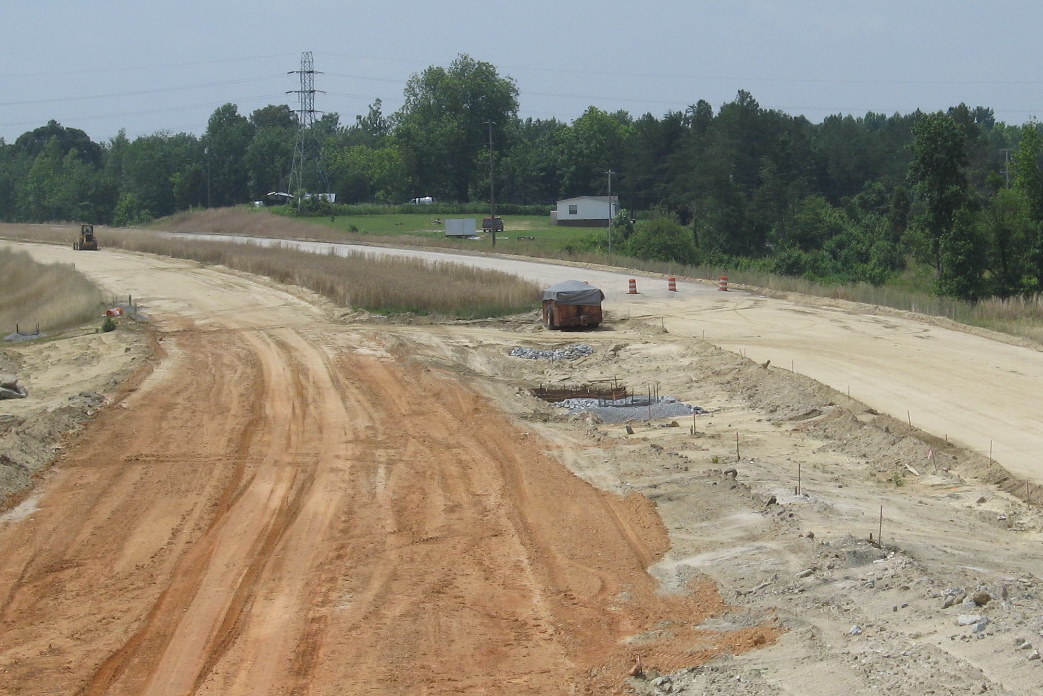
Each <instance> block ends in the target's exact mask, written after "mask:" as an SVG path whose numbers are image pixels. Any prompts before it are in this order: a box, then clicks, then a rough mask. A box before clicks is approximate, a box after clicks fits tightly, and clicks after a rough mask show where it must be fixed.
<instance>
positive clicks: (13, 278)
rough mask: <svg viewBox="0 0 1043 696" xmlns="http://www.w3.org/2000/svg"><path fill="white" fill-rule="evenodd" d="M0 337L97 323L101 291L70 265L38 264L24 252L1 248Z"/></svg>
mask: <svg viewBox="0 0 1043 696" xmlns="http://www.w3.org/2000/svg"><path fill="white" fill-rule="evenodd" d="M0 278H3V282H2V285H0V288H2V290H3V293H2V294H0V334H3V335H6V334H8V333H14V331H15V326H16V325H18V327H19V328H20V329H21V331H22V333H28V332H32V331H35V330H36V328H37V326H39V329H40V331H41V332H44V333H50V332H53V331H59V330H61V329H67V328H71V327H74V326H79V325H81V324H84V323H86V322H89V321H94V320H98V321H99V322H100V321H101V319H100V317H101V315H102V313H103V308H104V303H103V296H102V292H101V290H100V289H99V288H98V287H97V286H96V285H94V283H92V282H91V281H90V280H89V279H88V278H87V277H86V276H85V275H83V274H82V273H80V272H78V271H77V270H76V269H75V268H74V267H73V266H71V265H64V264H41V263H37V262H36V261H34V260H33V259H32V257H30V256H29V254H27V253H26V252H24V251H14V250H11V249H0Z"/></svg>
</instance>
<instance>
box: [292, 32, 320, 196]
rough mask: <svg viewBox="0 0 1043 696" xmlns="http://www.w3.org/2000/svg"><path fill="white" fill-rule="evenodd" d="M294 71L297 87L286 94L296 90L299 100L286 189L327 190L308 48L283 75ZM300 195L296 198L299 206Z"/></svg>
mask: <svg viewBox="0 0 1043 696" xmlns="http://www.w3.org/2000/svg"><path fill="white" fill-rule="evenodd" d="M294 73H297V74H298V75H300V78H301V88H300V89H293V90H288V91H287V92H286V93H287V94H296V95H297V96H298V97H299V100H300V107H299V108H298V109H297V140H296V142H295V143H294V145H293V164H292V166H291V167H290V191H289V192H290V193H292V194H293V195H295V196H303V194H305V193H306V192H308V191H309V190H310V191H312V192H314V193H327V192H329V190H330V181H329V177H327V176H326V165H325V163H324V162H323V158H322V144H321V143H320V142H319V136H318V134H317V133H316V132H315V114H317V113H319V112H318V111H316V110H315V92H316V91H317V90H316V89H315V75H316V73H317V71H316V70H315V63H314V61H313V60H312V55H311V51H305V52H304V53H301V68H300V70H290V71H289V72H288V73H287V75H292V74H294ZM300 205H301V199H300V198H298V199H297V207H298V209H299V208H300Z"/></svg>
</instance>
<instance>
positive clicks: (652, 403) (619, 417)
mask: <svg viewBox="0 0 1043 696" xmlns="http://www.w3.org/2000/svg"><path fill="white" fill-rule="evenodd" d="M555 405H556V406H558V407H559V408H564V409H566V410H567V411H568V412H569V413H570V414H574V413H593V414H594V415H596V416H597V417H598V418H599V419H601V422H602V423H625V422H627V421H630V420H634V421H641V420H656V419H659V418H672V417H675V416H690V415H692V414H693V413H700V414H701V413H707V411H706V410H705V409H703V408H701V407H699V406H692V405H691V404H686V403H684V402H682V401H679V400H678V399H676V398H675V397H672V396H659V397H655V396H654V397H652V398H651V399H649V398H648V397H647V396H628V397H627V398H625V399H565V400H564V401H561V402H559V403H557V404H555Z"/></svg>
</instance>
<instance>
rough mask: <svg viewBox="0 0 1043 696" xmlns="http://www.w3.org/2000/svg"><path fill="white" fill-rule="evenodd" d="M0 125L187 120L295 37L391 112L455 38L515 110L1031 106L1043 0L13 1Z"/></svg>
mask: <svg viewBox="0 0 1043 696" xmlns="http://www.w3.org/2000/svg"><path fill="white" fill-rule="evenodd" d="M5 5H6V7H5V8H4V37H3V40H2V41H0V137H2V138H3V139H4V140H5V141H6V142H8V143H11V142H13V141H14V139H15V138H17V137H18V136H19V135H20V134H21V133H23V132H25V131H28V130H32V129H33V128H36V127H39V126H42V125H44V124H45V123H46V122H47V121H48V120H50V119H55V120H57V121H59V122H60V123H61V124H62V125H65V126H68V127H74V128H80V129H82V130H84V131H86V132H87V134H88V135H90V136H91V138H92V139H94V140H95V141H107V140H108V139H109V138H111V137H112V136H114V135H115V134H116V133H117V132H118V131H119V129H120V128H125V129H126V131H127V135H128V136H129V137H131V138H134V137H137V136H140V135H148V134H151V133H155V132H157V131H171V132H179V131H186V132H191V133H196V134H200V133H202V132H203V131H204V130H205V129H206V122H207V118H208V117H209V115H210V114H211V113H212V112H213V111H214V109H215V108H217V107H218V106H220V105H222V104H224V103H227V102H232V103H235V104H237V105H238V106H239V112H240V113H242V114H244V115H249V114H250V113H251V112H252V111H253V110H254V109H256V108H259V107H261V106H264V105H267V104H289V105H290V106H291V107H294V108H296V106H297V102H296V96H295V95H292V94H286V92H287V91H288V90H294V89H297V88H298V82H297V80H298V78H297V76H296V75H291V74H287V73H288V72H289V71H292V70H296V69H297V68H298V67H299V66H300V57H301V53H302V52H303V51H311V52H312V53H313V55H314V60H315V68H316V69H317V70H319V71H322V73H323V74H321V75H318V76H316V84H315V86H316V88H317V89H320V90H325V92H326V93H325V94H318V95H317V96H316V103H315V106H316V108H317V109H319V110H321V111H327V112H336V113H338V114H340V117H341V123H342V124H350V123H353V122H354V120H355V116H356V115H357V114H363V113H365V112H366V109H367V106H368V105H369V104H370V103H371V102H372V101H373V100H374V99H376V98H378V97H379V98H381V99H382V100H383V102H384V107H385V112H386V113H390V112H392V111H394V110H396V109H397V108H399V107H400V106H401V104H402V89H403V87H404V86H405V83H406V81H407V80H408V79H409V77H410V75H412V74H413V73H418V72H421V71H423V70H424V69H425V68H426V67H428V66H430V65H442V66H447V65H449V63H450V62H451V61H452V60H453V58H454V57H456V55H457V54H459V53H467V54H469V55H471V56H472V57H474V58H476V59H478V60H484V61H487V62H490V63H492V64H493V65H495V66H496V67H497V69H498V70H499V72H500V74H501V75H503V76H510V77H512V78H514V79H515V81H516V82H517V85H518V89H519V91H520V96H519V101H520V104H521V115H522V116H523V117H525V116H531V117H534V118H550V117H557V118H558V119H561V120H564V121H571V120H572V119H574V118H576V117H577V116H579V115H580V114H582V113H583V111H584V110H585V109H586V108H587V107H588V106H590V105H595V106H598V107H600V108H603V109H607V110H610V111H615V110H617V109H625V110H627V111H629V112H630V113H631V114H632V115H634V116H640V115H641V114H644V113H646V112H650V113H652V114H654V115H656V116H662V115H663V114H664V113H666V112H667V111H676V110H683V109H684V108H685V107H686V106H688V105H689V104H693V103H695V102H696V101H698V100H699V99H705V100H707V101H708V102H710V104H712V105H713V106H714V108H715V109H716V108H717V107H719V106H720V105H721V104H723V103H725V102H727V101H730V100H732V99H733V98H734V97H735V94H736V92H737V91H738V90H740V89H746V90H748V91H749V92H751V93H752V94H753V96H754V97H755V98H756V99H757V101H758V102H760V104H761V106H763V107H766V108H774V109H780V110H782V111H785V112H787V113H791V114H804V115H806V116H807V117H808V118H809V119H811V120H812V121H814V122H819V121H821V120H822V119H823V118H824V117H825V116H828V115H830V114H835V113H845V114H846V113H851V114H855V115H862V114H864V113H865V112H867V111H876V112H884V113H888V114H890V113H894V112H896V111H897V112H901V113H908V112H911V111H913V110H915V109H917V108H919V109H923V110H926V111H931V110H938V109H945V108H947V107H949V106H952V105H955V104H958V103H960V102H965V103H967V104H968V105H969V106H972V107H973V106H988V107H991V108H993V109H994V110H995V112H996V116H997V118H998V119H1000V120H1002V121H1006V122H1008V123H1017V124H1021V123H1024V122H1025V121H1027V120H1028V119H1029V118H1031V117H1033V116H1043V60H1041V55H1043V52H1041V50H1040V33H1041V31H1043V2H1040V0H990V1H988V2H986V1H985V0H859V1H857V2H855V1H851V0H674V1H672V2H659V1H657V0H646V2H620V0H604V1H603V2H591V1H588V0H573V1H571V2H569V1H564V2H561V1H559V2H549V1H548V0H528V1H527V2H526V1H521V0H514V1H512V2H506V1H503V0H486V1H485V2H465V1H464V0H441V1H440V2H423V3H422V2H415V1H409V2H403V1H396V0H383V1H381V0H375V1H370V2H354V1H346V2H334V1H332V0H312V1H308V0H300V1H299V2H293V1H292V0H287V1H283V2H271V1H269V0H251V1H250V2H244V1H241V0H169V1H168V2H155V3H153V2H147V3H146V2H141V0H133V1H132V0H36V2H32V3H30V2H28V1H27V0H10V1H9V2H7V3H5Z"/></svg>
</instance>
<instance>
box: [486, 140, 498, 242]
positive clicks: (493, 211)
mask: <svg viewBox="0 0 1043 696" xmlns="http://www.w3.org/2000/svg"><path fill="white" fill-rule="evenodd" d="M485 125H487V126H489V217H491V218H492V223H493V246H496V196H495V195H494V189H493V122H492V121H486V122H485Z"/></svg>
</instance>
